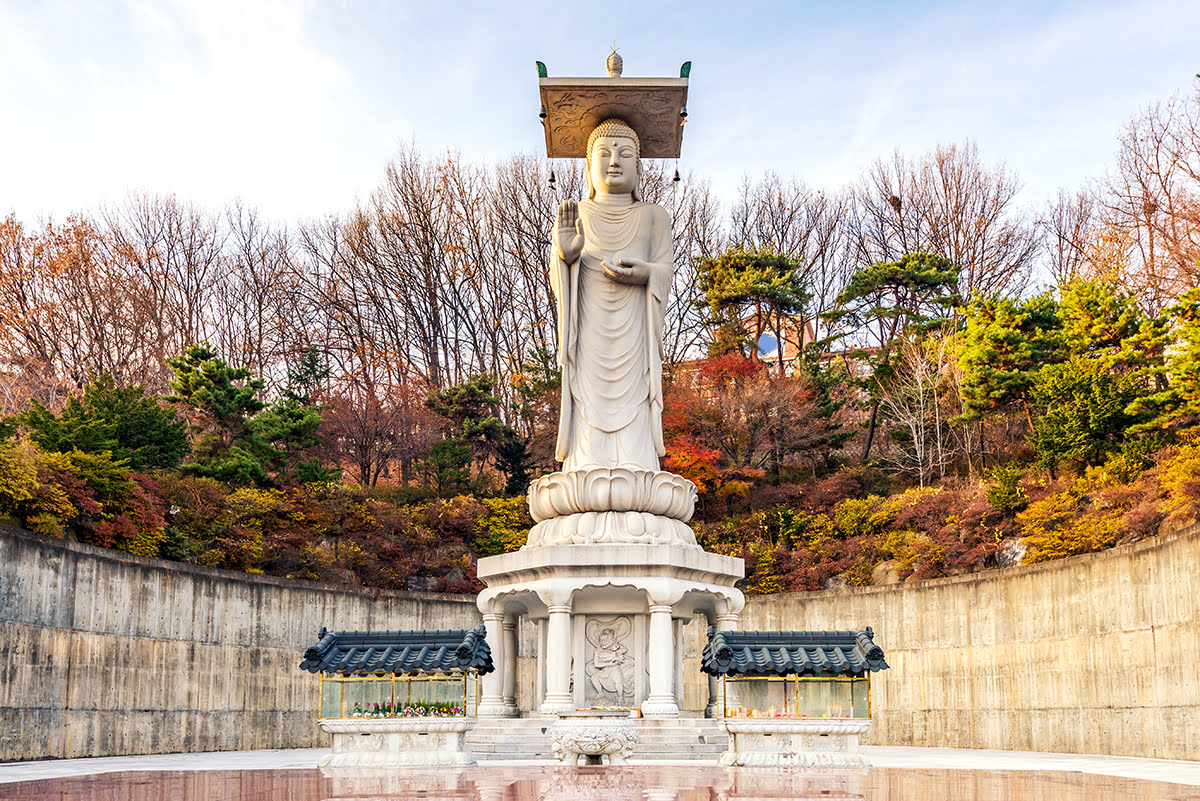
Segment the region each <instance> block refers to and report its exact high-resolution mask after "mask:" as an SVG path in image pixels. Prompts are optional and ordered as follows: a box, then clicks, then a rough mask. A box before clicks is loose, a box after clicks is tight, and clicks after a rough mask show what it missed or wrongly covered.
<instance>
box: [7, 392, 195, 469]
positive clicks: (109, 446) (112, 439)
mask: <svg viewBox="0 0 1200 801" xmlns="http://www.w3.org/2000/svg"><path fill="white" fill-rule="evenodd" d="M19 420H20V422H21V423H22V424H23V425H24V426H25V427H26V428H27V429H28V430H29V437H30V439H32V440H33V441H34V442H36V443H37V444H38V445H40V446H42V448H43V449H45V450H48V451H55V452H57V453H71V452H72V451H75V450H78V451H82V452H83V453H88V454H101V453H110V454H111V455H112V458H113V459H114V460H116V461H125V462H127V463H128V464H129V466H130V467H131V468H133V469H134V470H146V469H149V468H154V467H174V466H175V465H177V464H179V461H180V459H182V458H183V455H184V453H186V451H187V436H186V434H185V426H184V422H183V421H182V420H180V419H179V418H178V416H177V415H176V413H175V411H174V410H172V409H167V408H164V407H162V406H160V405H159V403H158V400H157V398H152V397H148V396H147V395H146V391H145V387H143V386H141V385H138V386H132V387H119V386H117V383H116V380H115V379H114V378H113V377H112V375H111V374H110V373H107V372H105V373H100V374H96V373H90V374H89V375H88V382H87V384H86V385H84V388H83V396H82V397H81V398H76V397H70V398H68V399H67V402H66V405H64V406H63V409H62V411H61V412H59V413H58V414H57V415H55V414H53V413H52V412H50V411H49V410H48V409H46V408H45V407H44V406H42V405H41V404H40V403H38V402H37V401H36V400H33V401H32V402H31V403H30V407H29V409H28V411H26V412H24V413H22V414H21V415H20V417H19Z"/></svg>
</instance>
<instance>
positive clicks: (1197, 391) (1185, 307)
mask: <svg viewBox="0 0 1200 801" xmlns="http://www.w3.org/2000/svg"><path fill="white" fill-rule="evenodd" d="M1135 340H1137V341H1138V344H1140V345H1141V349H1142V351H1143V352H1154V351H1156V350H1158V351H1162V352H1164V357H1163V359H1162V367H1161V368H1160V369H1159V370H1157V371H1156V373H1157V375H1159V376H1161V378H1162V380H1161V381H1160V382H1159V384H1158V386H1157V387H1156V390H1157V391H1155V392H1154V393H1153V394H1150V395H1148V396H1146V397H1143V398H1139V399H1138V400H1136V401H1134V402H1133V403H1132V404H1131V405H1130V408H1129V410H1128V411H1129V412H1130V413H1131V414H1147V415H1150V416H1151V417H1150V419H1149V420H1148V421H1146V422H1145V423H1143V424H1141V425H1139V426H1137V427H1135V433H1143V432H1145V433H1151V432H1157V431H1163V430H1165V431H1167V432H1168V433H1170V434H1177V433H1178V432H1180V431H1183V430H1187V429H1190V428H1192V427H1194V426H1196V425H1198V424H1200V288H1197V289H1189V290H1188V291H1187V292H1184V293H1183V294H1182V295H1180V296H1179V301H1178V302H1177V303H1176V304H1174V305H1173V306H1171V307H1170V308H1169V309H1167V314H1166V320H1165V321H1164V324H1162V325H1154V324H1153V323H1146V324H1144V325H1143V328H1142V331H1141V332H1139V337H1136V338H1135Z"/></svg>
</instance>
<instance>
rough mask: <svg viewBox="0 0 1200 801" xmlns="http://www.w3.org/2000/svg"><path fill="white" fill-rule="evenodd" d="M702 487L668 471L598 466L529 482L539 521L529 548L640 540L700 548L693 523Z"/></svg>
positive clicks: (531, 502)
mask: <svg viewBox="0 0 1200 801" xmlns="http://www.w3.org/2000/svg"><path fill="white" fill-rule="evenodd" d="M695 505H696V486H695V485H694V484H693V483H692V482H690V481H688V480H687V479H686V478H683V477H682V476H677V475H675V474H674V473H667V472H664V471H662V470H658V471H650V470H633V469H629V468H625V467H593V468H588V469H584V470H575V471H572V472H570V473H550V474H549V475H545V476H542V477H541V478H539V479H537V480H536V481H534V482H533V483H532V484H530V485H529V513H530V515H531V516H532V517H533V519H534V522H535V523H536V525H534V527H533V528H532V529H530V531H529V541H528V543H527V544H526V546H525V547H526V548H541V547H546V546H551V545H602V544H605V543H639V544H643V545H678V546H684V547H689V548H698V547H699V546H698V545H697V544H696V536H695V535H694V534H693V533H692V530H691V529H690V528H689V527H688V525H687V521H688V520H690V519H691V517H692V511H693V510H694V508H695Z"/></svg>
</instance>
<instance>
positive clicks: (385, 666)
mask: <svg viewBox="0 0 1200 801" xmlns="http://www.w3.org/2000/svg"><path fill="white" fill-rule="evenodd" d="M300 667H301V668H303V669H304V670H307V671H309V672H310V673H341V674H345V675H349V674H359V675H366V674H371V673H446V672H450V671H462V670H477V671H479V672H480V673H490V672H492V671H493V670H495V667H493V666H492V649H491V648H490V647H489V646H488V644H487V640H486V639H484V628H483V626H480V627H479V628H477V629H452V630H449V631H326V630H325V629H321V631H320V632H319V633H318V634H317V644H316V645H314V646H312V647H311V648H309V649H308V650H306V651H305V652H304V661H303V662H301V663H300Z"/></svg>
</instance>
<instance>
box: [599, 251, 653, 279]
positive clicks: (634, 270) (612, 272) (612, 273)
mask: <svg viewBox="0 0 1200 801" xmlns="http://www.w3.org/2000/svg"><path fill="white" fill-rule="evenodd" d="M600 266H601V267H603V268H604V274H605V275H607V276H608V277H609V278H611V279H612V280H614V281H619V282H621V283H622V284H644V283H646V282H647V281H649V280H650V264H649V263H648V262H645V261H642V260H641V259H635V258H634V257H633V256H630V255H629V254H628V253H626V252H625V251H623V250H622V251H620V252H619V253H617V254H616V255H615V256H613V258H612V259H611V260H609V261H604V262H601V263H600Z"/></svg>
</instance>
